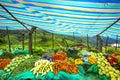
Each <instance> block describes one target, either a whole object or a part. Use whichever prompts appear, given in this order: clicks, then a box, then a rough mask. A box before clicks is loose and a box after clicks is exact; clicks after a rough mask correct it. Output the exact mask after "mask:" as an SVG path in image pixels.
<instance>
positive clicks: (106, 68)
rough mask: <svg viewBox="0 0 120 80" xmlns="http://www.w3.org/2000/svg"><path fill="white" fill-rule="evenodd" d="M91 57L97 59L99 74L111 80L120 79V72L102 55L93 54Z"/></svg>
mask: <svg viewBox="0 0 120 80" xmlns="http://www.w3.org/2000/svg"><path fill="white" fill-rule="evenodd" d="M91 56H93V57H96V62H97V66H98V67H99V74H100V75H106V76H107V77H110V78H111V80H119V79H120V71H119V70H116V69H115V68H113V67H112V66H111V65H110V63H109V62H108V61H107V59H106V58H105V57H104V56H103V54H102V53H98V54H95V53H94V54H92V55H91Z"/></svg>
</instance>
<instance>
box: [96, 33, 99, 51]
mask: <svg viewBox="0 0 120 80" xmlns="http://www.w3.org/2000/svg"><path fill="white" fill-rule="evenodd" d="M98 39H99V36H98V35H97V36H96V49H97V50H98V43H99V42H98Z"/></svg>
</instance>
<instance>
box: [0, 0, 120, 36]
mask: <svg viewBox="0 0 120 80" xmlns="http://www.w3.org/2000/svg"><path fill="white" fill-rule="evenodd" d="M0 4H2V5H3V6H4V7H5V8H6V9H8V10H9V11H10V12H11V13H12V14H13V15H14V16H15V17H16V18H17V19H18V20H19V21H21V22H23V23H25V26H27V27H28V29H30V28H31V27H32V26H29V25H28V24H30V25H33V26H36V27H38V28H40V29H43V30H45V31H48V32H51V33H55V34H63V35H69V36H73V35H74V36H86V35H87V34H88V35H89V36H96V35H97V34H99V33H101V32H102V31H103V30H105V29H106V28H107V27H109V26H110V25H111V24H112V23H114V22H115V21H116V20H117V19H118V18H120V0H0ZM6 27H8V29H9V30H16V29H25V27H24V26H22V25H21V24H20V23H18V22H17V21H15V19H14V18H12V17H11V16H10V15H9V14H8V13H7V12H6V11H5V10H4V9H3V8H2V7H0V29H6ZM115 35H120V21H118V22H117V23H116V24H114V25H113V26H111V27H110V28H108V29H107V30H106V31H105V32H103V33H102V34H101V36H110V37H114V36H115Z"/></svg>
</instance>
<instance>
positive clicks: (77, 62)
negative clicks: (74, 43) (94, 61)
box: [75, 58, 83, 64]
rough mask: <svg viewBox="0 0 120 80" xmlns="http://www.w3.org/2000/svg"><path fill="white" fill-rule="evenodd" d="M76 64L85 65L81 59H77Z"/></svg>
mask: <svg viewBox="0 0 120 80" xmlns="http://www.w3.org/2000/svg"><path fill="white" fill-rule="evenodd" d="M75 64H83V60H82V59H80V58H78V59H75Z"/></svg>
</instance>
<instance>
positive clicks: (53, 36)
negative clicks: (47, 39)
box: [52, 33, 55, 49]
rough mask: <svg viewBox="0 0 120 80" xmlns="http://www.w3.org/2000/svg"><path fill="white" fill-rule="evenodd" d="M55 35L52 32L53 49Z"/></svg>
mask: <svg viewBox="0 0 120 80" xmlns="http://www.w3.org/2000/svg"><path fill="white" fill-rule="evenodd" d="M54 42H55V35H54V34H53V33H52V49H54Z"/></svg>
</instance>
